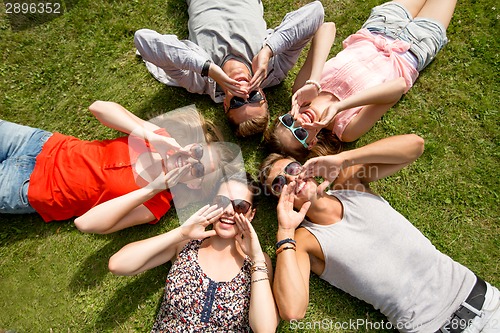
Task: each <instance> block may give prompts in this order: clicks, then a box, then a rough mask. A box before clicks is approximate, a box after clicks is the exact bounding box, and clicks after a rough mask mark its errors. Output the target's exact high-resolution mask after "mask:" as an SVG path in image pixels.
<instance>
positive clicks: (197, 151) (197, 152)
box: [189, 144, 205, 178]
mask: <svg viewBox="0 0 500 333" xmlns="http://www.w3.org/2000/svg"><path fill="white" fill-rule="evenodd" d="M189 155H191V157H192V158H194V159H195V160H198V162H197V163H194V164H192V165H191V175H193V176H195V177H196V178H200V177H203V176H204V175H205V166H204V165H203V163H201V162H200V160H201V158H202V157H203V147H202V145H200V144H196V145H193V146H192V147H191V148H190V149H189Z"/></svg>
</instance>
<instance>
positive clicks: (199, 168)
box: [191, 162, 205, 178]
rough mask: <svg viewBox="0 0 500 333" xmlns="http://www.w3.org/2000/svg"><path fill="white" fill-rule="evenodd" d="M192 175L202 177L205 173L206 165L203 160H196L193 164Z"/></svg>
mask: <svg viewBox="0 0 500 333" xmlns="http://www.w3.org/2000/svg"><path fill="white" fill-rule="evenodd" d="M191 175H193V176H195V177H196V178H201V177H203V176H204V175H205V166H204V165H203V163H201V162H196V163H194V164H192V165H191Z"/></svg>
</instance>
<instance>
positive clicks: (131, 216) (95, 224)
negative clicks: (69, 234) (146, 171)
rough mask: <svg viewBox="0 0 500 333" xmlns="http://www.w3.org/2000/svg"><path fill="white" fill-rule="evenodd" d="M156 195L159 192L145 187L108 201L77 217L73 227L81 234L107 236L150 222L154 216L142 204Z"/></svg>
mask: <svg viewBox="0 0 500 333" xmlns="http://www.w3.org/2000/svg"><path fill="white" fill-rule="evenodd" d="M156 193H159V190H154V189H152V188H147V187H145V188H140V189H137V190H135V191H132V192H130V193H127V194H124V195H122V196H119V197H117V198H114V199H111V200H108V201H106V202H103V203H101V204H99V205H97V206H94V207H92V208H91V209H90V210H88V211H87V212H86V213H85V214H83V215H82V216H80V217H77V218H76V219H75V225H76V227H77V228H78V229H79V230H80V231H83V232H89V233H98V234H109V233H112V232H115V231H118V230H121V229H125V228H127V227H131V226H134V225H138V224H143V223H148V222H151V221H153V220H154V219H155V216H154V215H153V213H151V211H150V210H149V209H147V208H146V207H145V206H144V205H143V203H144V202H146V201H148V200H149V199H151V198H153V197H154V196H155V195H156Z"/></svg>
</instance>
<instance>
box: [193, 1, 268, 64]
mask: <svg viewBox="0 0 500 333" xmlns="http://www.w3.org/2000/svg"><path fill="white" fill-rule="evenodd" d="M188 6H189V9H188V13H189V21H188V28H189V40H190V41H192V42H194V43H195V44H197V45H198V46H200V47H201V48H202V49H203V50H205V51H206V52H207V53H208V54H209V55H210V56H211V57H212V60H213V61H214V62H215V63H216V64H218V65H219V66H222V65H223V64H224V62H225V61H227V60H229V59H230V58H236V59H237V60H239V61H241V62H243V63H245V64H246V65H247V66H248V67H249V68H250V69H251V61H252V58H253V57H254V56H255V55H256V54H257V53H258V52H259V51H260V49H261V48H262V45H263V42H264V40H265V38H266V36H267V31H266V30H267V28H266V22H265V21H264V16H263V15H264V8H263V6H262V2H260V1H258V0H249V1H241V0H219V1H217V0H215V1H214V0H189V1H188ZM228 56H230V57H228Z"/></svg>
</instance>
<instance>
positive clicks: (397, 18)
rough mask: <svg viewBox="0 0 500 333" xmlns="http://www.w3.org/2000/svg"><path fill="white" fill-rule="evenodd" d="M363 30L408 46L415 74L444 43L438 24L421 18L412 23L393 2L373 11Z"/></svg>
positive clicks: (443, 31) (409, 15) (403, 10)
mask: <svg viewBox="0 0 500 333" xmlns="http://www.w3.org/2000/svg"><path fill="white" fill-rule="evenodd" d="M363 28H367V29H368V30H370V31H371V32H373V33H380V34H384V35H386V36H388V37H392V38H394V39H401V40H403V41H406V42H408V43H410V45H411V46H410V51H411V52H412V53H413V54H414V55H415V56H416V57H417V60H418V67H417V70H418V71H419V72H420V71H421V70H423V69H424V68H425V67H426V66H427V65H428V64H429V63H430V62H431V61H432V60H433V59H434V57H435V56H436V55H437V53H438V52H439V51H440V50H441V49H442V48H443V47H444V46H445V45H446V44H447V43H448V38H446V29H445V28H444V26H443V25H442V24H441V23H439V22H437V21H434V20H431V19H427V18H422V17H417V18H415V19H413V17H412V16H411V14H410V13H409V12H408V11H407V10H406V8H404V7H403V6H402V5H401V4H399V3H397V2H387V3H384V4H382V5H380V6H377V7H374V8H373V9H372V11H371V13H370V17H369V18H368V20H367V21H366V22H365V24H364V25H363Z"/></svg>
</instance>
